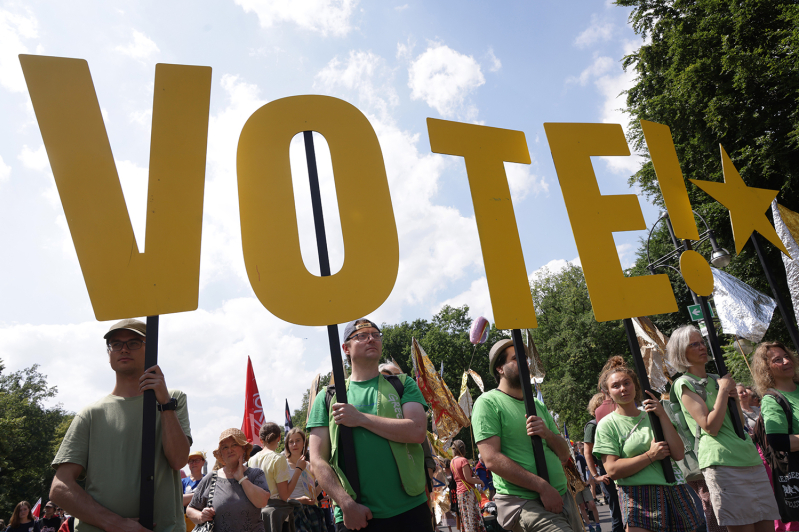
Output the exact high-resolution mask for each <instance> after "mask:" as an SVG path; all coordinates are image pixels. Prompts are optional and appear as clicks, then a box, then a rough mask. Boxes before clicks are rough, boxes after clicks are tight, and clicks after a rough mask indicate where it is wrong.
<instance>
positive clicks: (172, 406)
mask: <svg viewBox="0 0 799 532" xmlns="http://www.w3.org/2000/svg"><path fill="white" fill-rule="evenodd" d="M156 408H157V409H158V411H159V412H163V411H165V410H177V408H178V400H177V399H175V398H174V397H173V398H172V399H170V400H169V401H167V402H166V403H164V404H158V405H156Z"/></svg>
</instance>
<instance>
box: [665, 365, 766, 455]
mask: <svg viewBox="0 0 799 532" xmlns="http://www.w3.org/2000/svg"><path fill="white" fill-rule="evenodd" d="M686 375H690V376H691V377H693V378H694V379H697V380H699V377H697V376H696V375H692V374H690V373H686ZM684 389H688V390H690V391H692V392H694V393H696V389H694V386H693V384H691V383H690V382H689V381H688V379H685V378H682V377H680V378H679V379H677V380H676V381H675V382H674V385H673V386H672V390H674V393H676V394H677V400H678V401H679V402H680V407H681V408H682V413H683V416H685V422H686V423H687V425H688V428H689V429H691V432H692V433H694V434H695V433H696V421H694V418H692V417H691V414H690V413H689V412H688V409H687V408H685V405H684V404H683V402H682V394H683V390H684ZM705 390H706V392H707V398H706V399H705V404H706V405H707V409H708V411H709V412H710V411H712V410H713V406H714V405H715V404H716V397H717V396H718V394H719V387H718V384H716V381H715V380H714V379H712V378H708V379H707V385H706V386H705ZM744 436H746V439H744V440H742V439H741V438H739V437H738V435H737V434H735V430H734V429H733V428H732V418H731V417H730V412H729V409H728V410H727V414H726V415H725V416H724V423H722V425H721V429H720V430H719V432H718V434H717V435H716V436H711V435H710V434H708V433H707V432H705V431H704V430H702V436H701V438H700V439H699V451H698V452H697V459H698V460H699V467H700V468H701V469H704V468H706V467H710V466H715V465H718V466H734V467H752V466H756V465H760V464H762V463H763V461H762V460H761V459H760V454H759V453H758V452H757V448H756V447H755V444H754V443H752V439H751V438H750V437H749V435H748V434H746V433H744Z"/></svg>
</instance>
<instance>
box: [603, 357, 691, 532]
mask: <svg viewBox="0 0 799 532" xmlns="http://www.w3.org/2000/svg"><path fill="white" fill-rule="evenodd" d="M599 381H600V387H601V388H602V389H603V390H607V391H608V393H609V394H610V397H611V399H613V402H614V403H615V404H616V409H615V410H614V411H613V412H611V413H610V414H608V415H607V416H605V417H604V418H603V419H602V421H600V422H599V425H598V426H597V431H596V441H595V442H594V455H595V456H596V457H597V458H600V459H601V460H602V463H603V464H604V466H605V470H606V471H607V473H608V475H609V476H610V478H612V479H613V480H615V481H616V484H617V485H618V487H619V492H620V493H619V495H620V497H619V498H620V499H621V501H620V502H621V504H620V506H621V513H622V517H623V519H624V524H625V526H626V529H627V532H634V531H635V532H639V531H645V530H649V531H653V532H660V531H663V532H665V531H676V532H689V531H697V532H698V531H699V530H700V527H701V523H702V520H701V518H700V516H699V514H698V512H697V509H696V507H695V506H694V502H693V499H692V498H691V494H690V492H689V488H688V486H687V485H686V484H685V481H684V480H683V479H682V475H680V474H679V473H678V472H679V469H678V468H677V467H676V466H674V470H675V473H676V476H677V481H676V482H668V481H667V480H666V477H665V474H664V473H663V467H662V466H661V464H660V463H659V461H660V460H670V459H672V458H674V459H675V460H681V459H682V457H683V453H684V447H683V443H682V440H681V439H680V436H679V435H678V434H677V430H676V429H675V428H674V426H673V425H672V424H671V420H669V417H668V415H667V414H666V410H665V409H664V408H663V405H662V404H660V401H659V400H658V398H657V397H655V395H654V394H653V393H652V392H650V391H647V395H648V397H647V398H646V399H644V395H643V393H642V391H641V385H640V383H639V382H638V377H637V376H636V374H635V372H634V371H633V370H631V369H630V368H628V367H627V366H626V364H625V363H624V359H623V358H622V357H620V356H616V357H613V358H611V359H610V361H609V362H608V364H607V365H606V369H605V371H604V372H603V373H602V375H601V376H600V378H599ZM636 403H641V404H642V406H643V411H641V410H638V407H637V406H636ZM649 412H652V413H654V414H655V415H656V416H657V417H658V419H659V420H660V424H661V426H662V427H663V436H664V438H665V441H661V442H657V441H655V433H654V431H653V430H652V425H651V424H650V421H649Z"/></svg>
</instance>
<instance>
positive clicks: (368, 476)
mask: <svg viewBox="0 0 799 532" xmlns="http://www.w3.org/2000/svg"><path fill="white" fill-rule="evenodd" d="M379 378H380V376H377V377H375V378H373V379H369V380H368V381H360V382H356V381H351V382H350V385H349V388H348V389H347V401H348V402H349V403H350V404H351V405H353V406H354V407H355V408H357V409H358V411H359V412H363V413H365V414H372V415H377V396H378V394H377V385H378V382H379V381H378V379H379ZM326 393H327V390H321V391H320V392H319V394H318V395H317V396H316V399H315V400H314V403H313V407H312V408H311V415H310V417H309V419H308V429H311V428H314V427H328V426H329V425H328V411H327V410H326V409H325V394H326ZM334 402H335V401H334ZM400 402H401V403H402V404H403V405H404V404H407V403H419V404H421V405H422V406H424V408H425V410H426V409H427V403H426V402H425V400H424V397H423V396H422V392H421V391H419V387H418V386H417V385H416V383H415V382H414V381H413V379H411V378H406V379H405V389H404V391H403V393H402V399H401V400H400ZM332 404H333V403H331V405H332ZM352 435H353V439H354V440H355V459H356V463H357V464H358V475H359V479H360V481H361V493H360V499H361V500H360V503H361V504H363V505H364V506H366V507H368V508H369V509H370V510H371V511H372V516H373V517H376V518H378V519H386V518H389V517H394V516H395V515H399V514H401V513H404V512H407V511H408V510H411V509H413V508H416V507H417V506H419V505H421V504H424V503H425V502H426V501H427V496H426V495H425V493H424V492H422V493H420V494H419V495H416V496H414V497H411V496H409V495H408V494H407V493H405V490H404V489H403V487H402V483H401V482H400V476H399V470H398V469H397V466H396V462H395V460H394V453H393V452H392V451H391V446H390V444H389V441H388V440H387V439H385V438H382V437H380V436H378V435H377V434H375V433H374V432H371V431H369V430H366V429H365V428H363V427H355V428H353V430H352ZM419 467H424V464H419ZM335 517H336V521H337V522H340V521H343V520H344V516H343V515H342V513H341V508H339V507H338V506H336V509H335Z"/></svg>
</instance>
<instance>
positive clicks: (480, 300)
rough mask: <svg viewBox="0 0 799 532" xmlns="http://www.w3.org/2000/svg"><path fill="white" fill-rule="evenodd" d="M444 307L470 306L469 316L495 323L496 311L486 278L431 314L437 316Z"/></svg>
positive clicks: (444, 303)
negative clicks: (480, 317)
mask: <svg viewBox="0 0 799 532" xmlns="http://www.w3.org/2000/svg"><path fill="white" fill-rule="evenodd" d="M444 305H449V306H450V307H462V306H463V305H469V315H470V316H474V317H475V319H476V318H477V316H482V317H484V318H485V319H487V320H488V321H489V322H493V321H494V309H493V307H492V306H491V296H490V295H489V293H488V280H487V279H486V278H485V277H480V278H479V279H475V280H474V281H472V284H471V285H469V289H468V290H466V291H465V292H461V293H460V294H458V295H457V296H455V297H451V298H449V299H447V300H446V301H443V302H441V303H440V304H438V305H437V306H436V307H434V308H432V309H431V310H430V313H431V314H437V313H438V312H439V311H440V310H441V309H442V308H443V307H444Z"/></svg>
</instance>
